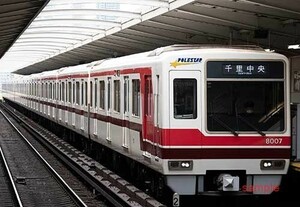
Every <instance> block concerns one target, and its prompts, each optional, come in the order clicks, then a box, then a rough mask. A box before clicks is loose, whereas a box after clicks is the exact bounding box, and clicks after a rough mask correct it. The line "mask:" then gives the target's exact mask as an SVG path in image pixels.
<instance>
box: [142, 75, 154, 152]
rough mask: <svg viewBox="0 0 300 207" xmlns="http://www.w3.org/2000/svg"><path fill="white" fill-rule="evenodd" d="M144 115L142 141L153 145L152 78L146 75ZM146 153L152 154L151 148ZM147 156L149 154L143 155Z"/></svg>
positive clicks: (147, 148)
mask: <svg viewBox="0 0 300 207" xmlns="http://www.w3.org/2000/svg"><path fill="white" fill-rule="evenodd" d="M144 84H145V85H144V112H143V113H144V115H143V126H144V127H143V130H144V139H146V140H147V142H150V143H151V144H154V116H153V109H154V107H153V89H152V77H151V75H146V76H145V77H144ZM145 151H146V153H150V154H153V153H154V152H153V146H151V147H147V146H146V149H145ZM145 155H146V156H148V155H149V154H145Z"/></svg>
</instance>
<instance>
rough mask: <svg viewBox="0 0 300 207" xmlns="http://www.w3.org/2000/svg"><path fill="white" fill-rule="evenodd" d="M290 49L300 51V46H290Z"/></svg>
mask: <svg viewBox="0 0 300 207" xmlns="http://www.w3.org/2000/svg"><path fill="white" fill-rule="evenodd" d="M288 49H294V50H297V49H298V50H299V49H300V44H298V45H289V46H288Z"/></svg>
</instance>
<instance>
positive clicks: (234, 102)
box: [161, 48, 291, 195]
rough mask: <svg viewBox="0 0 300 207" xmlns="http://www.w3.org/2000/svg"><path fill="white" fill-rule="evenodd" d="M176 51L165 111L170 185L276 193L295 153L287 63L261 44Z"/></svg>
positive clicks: (184, 191) (183, 189)
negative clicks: (292, 141) (266, 50)
mask: <svg viewBox="0 0 300 207" xmlns="http://www.w3.org/2000/svg"><path fill="white" fill-rule="evenodd" d="M172 55H174V56H170V57H169V58H168V61H167V63H166V64H165V67H168V68H169V71H168V73H169V83H168V84H169V86H168V87H167V86H166V88H168V90H169V91H168V93H169V96H168V97H166V99H165V100H166V101H167V99H169V103H170V104H169V105H168V106H165V107H163V109H162V111H168V112H169V114H168V115H169V120H165V121H164V122H163V123H165V126H168V127H169V128H168V129H164V131H163V135H162V151H161V154H162V157H163V160H164V161H163V163H164V171H165V174H166V175H167V176H166V178H167V184H168V186H170V188H171V189H172V190H173V191H174V192H177V193H178V194H180V195H193V194H216V193H217V194H220V193H228V192H230V193H236V194H243V193H246V194H270V193H272V192H274V191H275V192H276V191H279V189H280V184H281V180H282V177H283V175H285V174H286V173H287V170H288V166H289V158H290V142H291V141H290V123H289V121H290V114H289V111H290V109H289V71H288V68H289V65H288V60H287V59H286V58H285V57H284V56H282V55H280V54H276V53H267V52H265V51H264V50H261V49H258V48H252V49H249V48H243V49H242V48H235V49H234V48H210V49H209V48H206V49H195V50H189V51H185V52H184V53H182V52H180V51H177V52H174V53H173V54H172ZM165 90H167V89H165ZM163 128H164V127H163Z"/></svg>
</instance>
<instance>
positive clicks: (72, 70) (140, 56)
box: [39, 44, 270, 76]
mask: <svg viewBox="0 0 300 207" xmlns="http://www.w3.org/2000/svg"><path fill="white" fill-rule="evenodd" d="M216 49H218V50H219V51H221V50H222V51H224V50H231V51H234V50H240V51H245V52H262V53H265V54H267V53H270V52H266V51H265V50H264V49H263V48H261V47H259V46H256V45H204V44H176V45H170V46H165V47H160V48H157V49H155V50H152V51H147V52H142V53H137V54H132V55H126V56H122V57H117V58H108V59H102V60H98V61H94V62H90V63H85V64H80V65H76V66H69V67H64V68H60V69H57V70H53V71H51V72H49V73H48V72H47V73H45V72H43V73H39V74H40V75H42V76H44V75H47V76H52V75H57V74H58V75H69V74H79V73H80V74H82V73H88V72H89V70H101V69H105V68H106V69H108V68H113V67H115V68H116V69H117V68H118V67H120V66H121V65H122V67H126V65H128V66H130V65H132V62H134V63H136V62H139V61H143V62H145V60H148V61H151V60H154V59H158V58H160V57H161V55H163V54H170V53H171V52H175V53H178V52H180V51H183V50H210V51H211V50H216ZM131 60H134V61H131Z"/></svg>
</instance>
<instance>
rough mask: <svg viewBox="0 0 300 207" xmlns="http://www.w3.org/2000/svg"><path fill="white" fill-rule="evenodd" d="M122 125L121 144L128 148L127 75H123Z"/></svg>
mask: <svg viewBox="0 0 300 207" xmlns="http://www.w3.org/2000/svg"><path fill="white" fill-rule="evenodd" d="M123 97H124V123H125V124H124V127H123V143H122V146H123V147H125V148H128V143H129V77H128V76H125V77H124V96H123Z"/></svg>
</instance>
